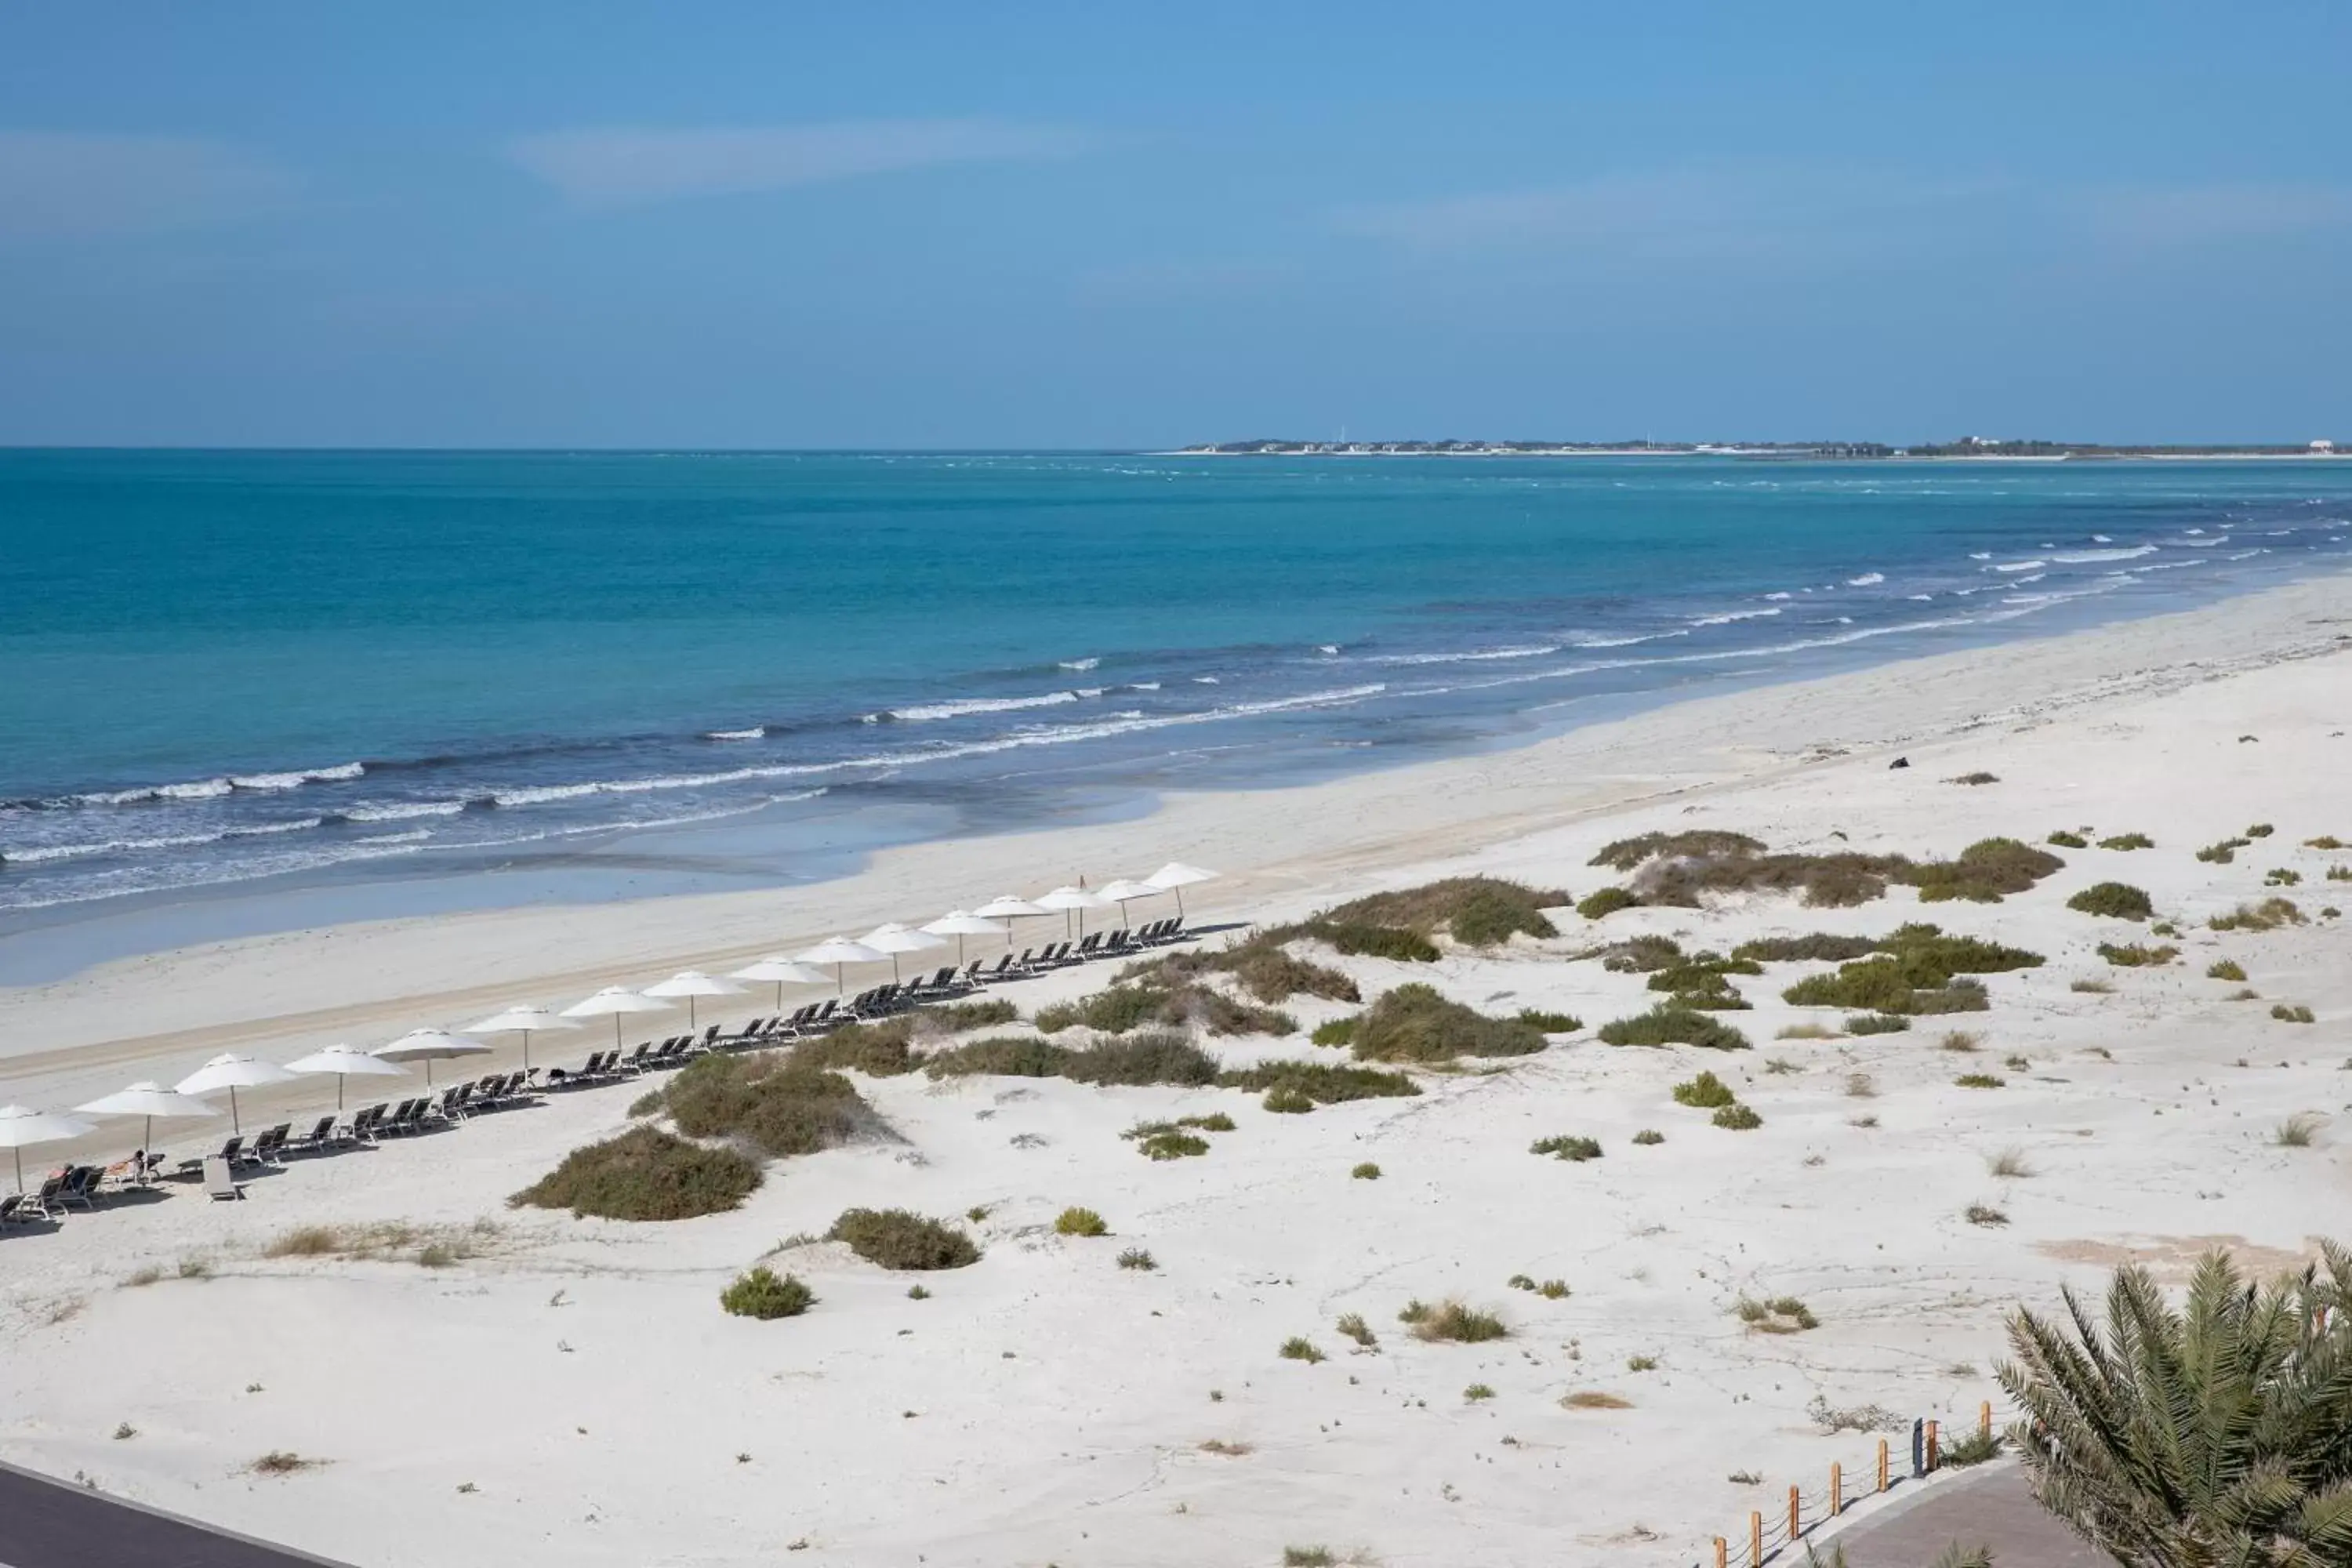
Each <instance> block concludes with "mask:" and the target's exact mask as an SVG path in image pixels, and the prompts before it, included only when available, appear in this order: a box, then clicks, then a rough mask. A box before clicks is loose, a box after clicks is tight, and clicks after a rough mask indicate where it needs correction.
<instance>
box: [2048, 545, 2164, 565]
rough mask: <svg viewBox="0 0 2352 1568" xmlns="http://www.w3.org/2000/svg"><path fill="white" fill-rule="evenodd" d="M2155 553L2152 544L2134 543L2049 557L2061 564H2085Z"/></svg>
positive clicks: (2136, 557)
mask: <svg viewBox="0 0 2352 1568" xmlns="http://www.w3.org/2000/svg"><path fill="white" fill-rule="evenodd" d="M2155 553H2156V546H2155V545H2153V544H2135V545H2131V546H2129V547H2126V548H2123V549H2117V550H2074V551H2068V552H2065V553H2064V554H2061V555H2053V556H2052V557H2051V558H2050V559H2051V560H2053V561H2054V562H2056V563H2058V564H2059V565H2061V566H2087V565H2089V564H2091V563H2093V562H2095V561H2137V560H2138V559H2139V558H2140V557H2141V556H2143V555H2153V554H2155Z"/></svg>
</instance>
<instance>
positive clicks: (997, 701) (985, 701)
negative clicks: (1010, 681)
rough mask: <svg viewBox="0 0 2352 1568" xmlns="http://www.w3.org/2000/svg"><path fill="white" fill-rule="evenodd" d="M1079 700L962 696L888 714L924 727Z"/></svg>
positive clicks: (1070, 695) (1051, 695)
mask: <svg viewBox="0 0 2352 1568" xmlns="http://www.w3.org/2000/svg"><path fill="white" fill-rule="evenodd" d="M1066 668H1068V667H1066ZM1096 691H1097V694H1098V693H1099V692H1100V691H1101V688H1099V687H1097V688H1096ZM1077 700H1079V694H1078V693H1077V692H1076V691H1048V692H1045V693H1044V694H1042V695H1040V696H1036V697H962V698H957V699H955V700H952V701H948V702H925V703H919V704H917V705H916V706H914V707H912V708H891V709H887V710H885V711H886V712H887V715H888V716H889V717H890V718H893V719H896V720H898V721H899V722H901V723H905V724H923V723H929V721H932V720H935V719H962V718H967V717H969V716H970V715H971V714H974V713H1018V712H1020V711H1021V710H1024V709H1028V708H1058V707H1060V706H1061V705H1062V704H1064V703H1066V702H1076V701H1077Z"/></svg>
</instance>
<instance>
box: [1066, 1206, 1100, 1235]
mask: <svg viewBox="0 0 2352 1568" xmlns="http://www.w3.org/2000/svg"><path fill="white" fill-rule="evenodd" d="M1054 1234H1055V1236H1079V1237H1097V1236H1108V1235H1109V1234H1110V1226H1108V1225H1105V1224H1104V1223H1103V1216H1102V1215H1098V1214H1097V1213H1095V1211H1094V1210H1092V1209H1089V1208H1078V1207H1076V1206H1072V1207H1070V1208H1066V1209H1064V1210H1063V1211H1062V1212H1061V1213H1060V1214H1058V1215H1055V1216H1054Z"/></svg>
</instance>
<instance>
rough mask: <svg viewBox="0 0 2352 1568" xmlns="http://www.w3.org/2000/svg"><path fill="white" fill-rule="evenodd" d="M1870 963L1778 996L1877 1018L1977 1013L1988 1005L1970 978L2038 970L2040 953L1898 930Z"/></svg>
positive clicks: (1926, 929)
mask: <svg viewBox="0 0 2352 1568" xmlns="http://www.w3.org/2000/svg"><path fill="white" fill-rule="evenodd" d="M1878 945H1879V948H1880V950H1881V951H1880V953H1879V955H1878V956H1876V957H1874V958H1865V959H1861V960H1857V961H1855V962H1853V963H1845V964H1842V965H1840V966H1839V968H1838V969H1837V971H1836V973H1831V974H1814V975H1808V976H1807V977H1806V978H1804V979H1802V980H1801V981H1799V982H1797V984H1794V985H1791V986H1790V987H1789V988H1788V989H1787V990H1785V991H1783V992H1781V993H1780V998H1781V1000H1782V1001H1784V1002H1788V1003H1790V1004H1792V1005H1796V1006H1800V1007H1853V1008H1860V1009H1864V1010H1867V1011H1871V1012H1877V1013H1911V1014H1918V1013H1976V1012H1982V1011H1983V1010H1984V1009H1985V1008H1986V1007H1987V1006H1989V1005H1990V998H1989V997H1988V996H1987V995H1986V994H1985V992H1984V989H1983V986H1982V984H1981V983H1979V982H1977V981H1975V980H1973V979H1971V978H1970V977H1971V976H1974V975H1978V974H1992V973H2003V972H2006V971H2009V970H2013V969H2032V968H2037V967H2039V966H2040V965H2041V963H2042V962H2043V961H2042V955H2041V954H2040V953H2038V952H2027V951H2026V950H2025V949H2023V948H2018V947H2006V946H2003V945H2002V944H2000V943H1999V942H1981V941H1979V940H1978V939H1977V938H1975V937H1964V936H1947V935H1945V934H1944V933H1943V931H1941V930H1939V929H1938V928H1937V927H1935V926H1932V925H1925V924H1914V925H1906V926H1902V927H1900V928H1898V929H1897V930H1896V931H1895V932H1894V933H1893V934H1892V935H1890V936H1888V937H1886V938H1885V939H1884V940H1883V941H1882V942H1880V943H1879V944H1878Z"/></svg>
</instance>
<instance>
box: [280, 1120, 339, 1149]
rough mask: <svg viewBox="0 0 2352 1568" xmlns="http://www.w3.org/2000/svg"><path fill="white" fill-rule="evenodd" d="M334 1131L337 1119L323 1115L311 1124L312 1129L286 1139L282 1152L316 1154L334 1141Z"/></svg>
mask: <svg viewBox="0 0 2352 1568" xmlns="http://www.w3.org/2000/svg"><path fill="white" fill-rule="evenodd" d="M334 1132H335V1119H334V1118H333V1117H331V1116H321V1117H320V1118H319V1120H318V1121H314V1122H312V1123H311V1124H310V1131H308V1132H303V1133H299V1134H297V1135H296V1136H294V1137H292V1138H289V1139H288V1140H286V1143H285V1147H284V1149H283V1150H282V1151H281V1152H284V1153H288V1154H316V1153H318V1152H320V1150H322V1149H325V1148H327V1147H328V1146H329V1144H330V1143H331V1142H332V1141H333V1138H334Z"/></svg>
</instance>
